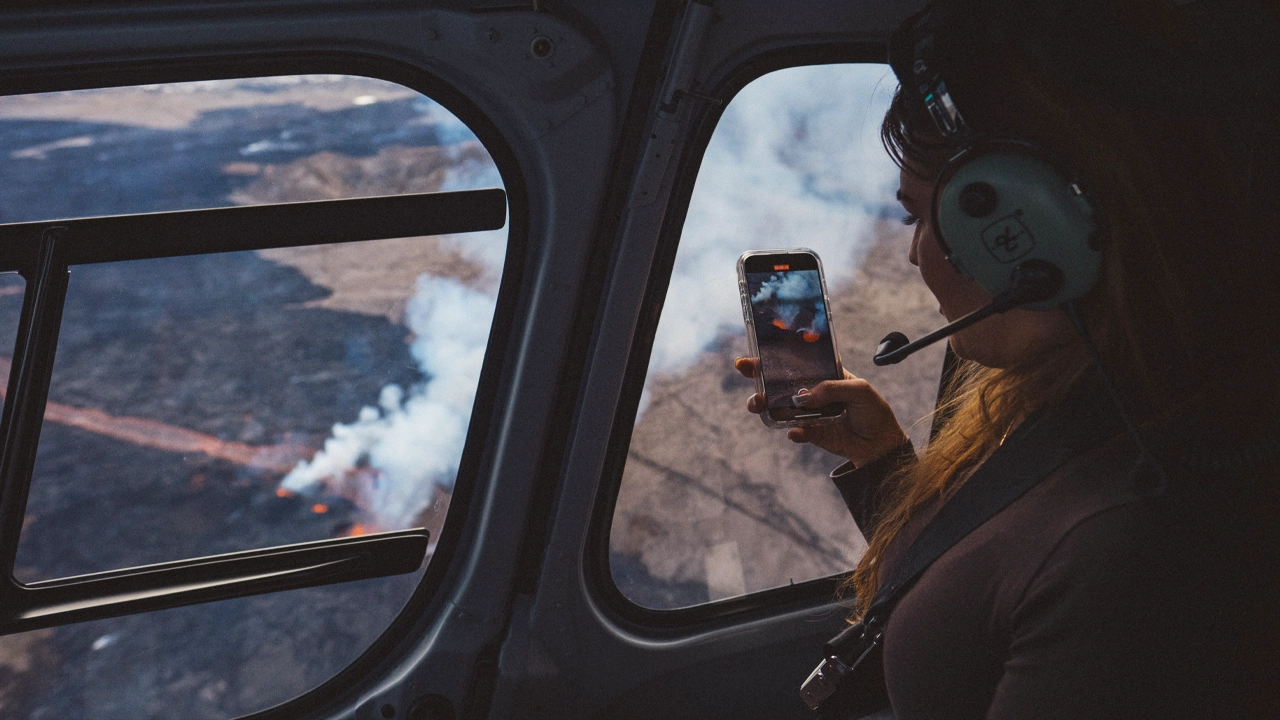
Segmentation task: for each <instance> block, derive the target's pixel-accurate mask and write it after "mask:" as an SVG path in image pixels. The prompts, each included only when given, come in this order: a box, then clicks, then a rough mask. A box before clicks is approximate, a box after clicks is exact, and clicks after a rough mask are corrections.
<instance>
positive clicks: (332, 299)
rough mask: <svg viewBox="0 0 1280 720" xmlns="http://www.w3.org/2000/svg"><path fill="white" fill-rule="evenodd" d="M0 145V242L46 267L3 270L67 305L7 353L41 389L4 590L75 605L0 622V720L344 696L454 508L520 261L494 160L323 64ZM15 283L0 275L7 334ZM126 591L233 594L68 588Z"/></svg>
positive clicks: (39, 130)
mask: <svg viewBox="0 0 1280 720" xmlns="http://www.w3.org/2000/svg"><path fill="white" fill-rule="evenodd" d="M0 146H2V147H0V152H3V156H4V157H6V158H7V162H6V163H3V164H0V174H3V175H4V179H3V183H0V187H3V190H0V223H4V224H3V225H0V236H2V237H3V239H4V240H5V242H6V243H10V242H11V241H12V242H14V243H20V242H26V240H27V239H28V236H30V238H29V239H30V243H29V245H30V246H31V248H33V250H32V253H34V254H32V253H28V255H30V258H28V259H23V258H26V257H27V255H22V253H18V255H20V256H21V257H18V258H16V259H9V260H7V261H6V262H9V263H10V264H13V265H15V267H3V268H0V270H14V269H17V270H20V271H21V272H22V273H23V276H24V277H26V287H27V288H28V291H27V292H28V294H33V295H34V294H35V293H33V292H32V291H31V290H30V288H31V287H32V286H33V283H36V282H37V281H33V280H32V278H36V277H38V278H40V280H39V281H38V283H43V284H42V285H41V287H42V288H46V289H47V293H46V295H48V294H54V295H57V294H58V289H59V288H58V284H59V282H61V283H62V284H63V286H64V289H65V295H64V296H60V297H64V298H65V299H64V300H63V301H62V302H61V307H60V308H57V310H58V312H54V314H53V315H48V316H46V315H41V314H40V313H41V310H40V307H41V306H39V303H38V302H35V303H34V304H35V305H36V306H37V308H36V311H35V313H34V314H33V315H32V318H34V320H32V321H31V323H32V326H33V327H37V326H38V327H37V332H36V333H35V335H37V336H39V335H40V333H41V332H44V333H45V335H44V336H42V337H47V336H48V333H49V332H50V326H52V327H53V329H54V330H56V332H55V333H54V336H53V338H52V340H39V339H36V340H31V341H30V342H25V341H20V342H18V343H17V344H16V346H15V348H14V350H13V352H12V354H11V355H10V354H9V353H6V355H10V356H9V357H3V358H0V371H2V374H5V375H7V374H8V373H9V372H10V368H11V367H12V368H15V370H14V372H15V373H17V372H18V371H17V370H16V368H18V367H19V366H20V364H22V363H24V362H25V364H26V365H34V366H36V368H37V369H34V370H29V371H28V374H27V375H24V376H23V377H24V380H23V382H25V383H26V384H27V386H31V387H36V388H37V390H30V391H27V393H28V394H27V395H25V396H23V397H24V398H29V397H36V396H38V395H39V394H40V393H39V392H38V389H39V388H40V387H43V386H47V394H48V397H47V402H45V403H44V407H43V413H42V415H40V414H37V415H34V420H33V421H32V423H31V426H32V428H34V429H33V430H32V431H31V432H30V433H29V434H30V438H23V437H19V438H18V439H17V440H14V441H13V443H15V444H12V445H10V446H8V447H6V452H7V453H8V454H9V455H11V456H17V455H22V454H23V452H30V451H33V453H34V459H33V461H31V466H30V470H29V477H30V483H29V492H28V493H27V502H26V507H25V513H24V515H23V516H21V517H20V518H19V519H20V521H21V522H20V525H21V532H20V537H19V539H18V542H17V546H16V556H15V557H14V560H13V562H14V564H13V573H12V574H13V577H14V579H16V580H17V581H18V583H20V585H16V586H15V587H16V588H18V590H20V591H23V592H27V593H28V594H30V595H31V596H32V597H36V598H37V600H38V596H39V594H40V593H44V594H45V595H46V596H49V597H58V598H62V597H63V596H66V597H65V598H63V599H64V600H66V601H65V602H63V601H62V600H59V601H57V602H52V601H50V602H45V604H43V605H38V606H33V607H32V608H28V609H26V610H25V611H23V612H21V613H18V612H14V613H11V614H10V615H9V616H7V617H4V618H0V620H2V621H3V622H4V623H5V625H4V627H3V628H0V630H3V631H5V632H9V633H13V634H9V635H7V636H3V637H0V708H3V714H4V715H5V716H6V717H7V716H9V714H10V713H12V714H13V715H14V716H15V717H17V716H21V717H28V716H30V717H137V718H161V717H164V718H168V717H192V718H195V717H201V718H229V717H237V716H241V715H245V714H248V713H252V712H256V711H259V710H262V709H265V708H267V707H270V706H273V705H276V704H279V703H281V702H285V701H287V700H290V699H292V698H294V697H296V696H298V695H300V694H302V693H304V692H306V691H308V690H310V689H312V688H314V687H316V686H317V685H319V684H320V683H322V682H324V681H325V680H327V679H329V678H331V677H332V676H334V675H335V674H336V673H337V672H338V671H340V670H342V669H343V668H344V667H346V666H347V665H349V664H350V663H351V662H352V661H353V660H355V659H356V658H357V657H358V656H359V655H360V654H361V653H363V652H364V651H365V650H366V649H368V648H369V647H370V645H371V644H372V643H373V642H374V641H375V640H376V639H377V638H378V637H379V636H380V635H381V634H382V633H383V632H384V631H385V630H386V629H387V627H388V626H389V625H390V624H391V622H392V621H393V620H394V619H395V617H396V615H397V614H398V613H399V612H400V611H401V609H402V608H403V607H404V606H405V603H406V602H407V601H408V600H409V597H410V595H411V594H412V593H413V592H414V590H415V588H416V587H417V585H418V583H419V581H420V580H421V579H422V577H423V574H424V573H425V571H426V565H427V563H428V562H430V561H431V559H432V558H433V557H434V552H435V547H436V541H437V538H438V536H439V533H440V530H441V528H442V526H443V524H444V521H445V517H446V514H447V512H448V509H449V507H450V498H451V496H452V491H453V488H454V483H455V478H456V476H457V474H458V467H459V462H460V459H461V457H462V455H463V445H464V441H465V439H466V436H467V429H468V425H469V421H470V416H471V412H472V405H473V403H474V399H475V390H476V388H477V385H478V382H479V375H480V368H481V363H482V361H483V359H484V356H485V352H486V348H487V346H488V342H489V332H490V324H491V319H492V317H493V314H494V307H495V302H496V297H497V294H498V289H499V278H500V276H501V273H502V268H503V265H504V262H505V258H506V250H507V243H506V238H507V234H506V229H505V226H504V218H505V213H506V205H505V195H504V194H503V192H502V190H501V188H502V182H501V179H500V177H499V174H498V171H497V168H496V166H495V164H494V162H493V160H492V158H491V157H490V156H489V154H488V152H487V151H486V150H485V148H484V147H483V146H482V145H481V143H480V142H479V141H478V139H477V138H476V136H475V135H474V134H473V133H472V132H471V131H470V130H469V129H468V128H467V126H466V125H464V124H463V123H462V122H461V121H460V120H458V119H457V118H456V117H455V116H454V115H452V114H451V113H449V112H448V111H446V110H445V109H444V108H443V107H442V106H440V105H439V104H437V103H435V102H434V101H432V100H430V99H429V98H427V97H425V96H423V95H421V94H419V93H417V92H416V91H413V90H410V89H408V88H405V87H402V86H400V85H396V84H393V83H390V82H385V81H381V80H375V79H370V78H361V77H352V76H336V75H307V76H290V77H276V78H254V79H245V80H219V81H208V82H196V83H178V84H168V85H153V86H141V87H130V88H111V89H104V90H84V91H74V92H59V93H47V94H41V95H28V96H14V97H7V98H0ZM383 196H388V197H383ZM312 201H325V202H312ZM282 203H283V204H282ZM290 203H293V204H290ZM303 203H306V204H303ZM201 208H212V209H208V210H197V209H201ZM190 211H194V212H190ZM136 213H151V214H146V215H135V214H136ZM100 216H126V217H105V218H104V217H100ZM55 218H62V219H68V218H70V219H69V220H65V221H64V220H58V221H57V222H56V223H51V222H47V221H50V220H53V219H55ZM77 218H88V219H77ZM433 218H437V219H433ZM439 218H442V219H439ZM24 233H26V234H25V235H24ZM32 233H34V234H32ZM12 246H13V245H12V244H6V247H12ZM46 251H47V253H46ZM46 254H47V257H46ZM37 255H38V256H39V257H36V256H37ZM48 258H53V260H48ZM42 263H43V264H42ZM49 268H52V269H51V270H50V269H49ZM46 271H47V272H46ZM42 273H43V274H42ZM59 278H62V279H61V280H59ZM23 287H24V285H23V282H22V277H20V276H18V275H14V274H0V323H3V325H0V332H5V333H8V334H9V335H10V336H15V335H18V333H19V329H18V327H19V310H20V308H21V307H22V302H23ZM56 304H57V303H52V304H51V305H50V307H52V306H53V305H56ZM49 317H53V318H54V319H55V320H56V322H49V321H48V318H49ZM41 322H43V325H40V323H41ZM40 328H43V329H40ZM24 342H25V344H24ZM42 342H43V343H45V344H46V345H47V346H48V352H47V357H46V358H45V359H46V361H47V362H46V364H47V365H49V367H44V369H43V370H42V369H40V368H41V367H43V366H42V365H41V362H40V357H41V356H39V354H38V353H36V352H35V351H33V350H32V348H33V347H35V346H38V345H39V344H40V343H42ZM54 343H56V355H54V354H53V350H52V348H53V345H54ZM33 353H34V354H33ZM32 358H34V359H32ZM42 372H43V373H44V375H43V379H41V378H42V376H41V373H42ZM18 394H19V391H10V392H9V393H8V397H6V402H7V403H8V405H10V406H14V405H18V406H21V405H22V401H19V400H15V399H14V396H16V395H18ZM22 412H23V411H22V410H21V409H20V408H19V409H15V408H14V407H7V408H6V418H7V419H8V422H9V423H10V425H11V426H20V421H19V420H14V419H13V418H15V417H18V416H19V415H20V414H21V413H22ZM15 432H16V434H17V435H21V434H22V431H21V430H18V431H15ZM15 432H10V435H14V434H15ZM37 437H38V444H37V443H36V438H37ZM22 443H26V444H25V445H24V444H22ZM15 448H18V449H16V450H15ZM10 465H12V462H9V463H8V464H7V465H6V466H5V467H6V468H8V467H9V466H10ZM6 472H8V470H6ZM17 474H21V473H17ZM23 480H25V478H23ZM13 482H14V481H12V480H10V481H9V483H10V484H9V485H8V486H7V487H6V492H11V491H12V488H13ZM420 528H425V529H426V530H427V531H428V532H429V537H428V535H427V534H426V533H423V532H422V531H421V530H420ZM299 543H311V544H309V545H298V544H299ZM279 546H287V547H288V548H291V549H292V550H290V552H293V555H288V553H285V552H283V551H281V552H275V551H272V550H271V549H272V548H278V547H279ZM352 548H364V550H362V551H361V552H363V553H364V554H363V555H359V556H357V555H355V554H352V553H354V550H352ZM424 549H425V560H423V559H422V558H423V552H424ZM7 552H15V550H14V549H9V550H8V551H7ZM379 552H382V553H383V554H382V555H378V553H379ZM415 552H416V553H417V554H416V555H414V553H415ZM229 553H231V554H233V555H228V554H229ZM255 553H257V554H255ZM273 553H274V554H273ZM299 553H301V554H299ZM342 553H347V554H346V555H343V554H342ZM302 555H306V557H305V558H303V560H298V561H295V560H291V559H290V558H295V557H302ZM209 556H219V557H218V558H217V559H216V560H218V561H220V562H222V563H223V565H226V566H228V567H230V565H228V563H230V564H231V565H234V564H235V563H240V565H239V566H238V567H240V568H241V569H239V570H237V569H236V568H234V567H233V568H231V570H230V571H228V572H229V573H230V574H229V575H227V576H226V577H223V576H217V577H215V576H213V575H210V574H209V573H210V572H212V571H209V570H208V567H213V565H216V562H206V561H201V562H204V565H201V562H191V561H189V560H190V559H191V558H208V557H209ZM410 556H412V557H413V561H412V562H408V560H404V559H402V558H409V557H410ZM379 558H384V559H379ZM419 561H420V562H421V566H419ZM184 562H185V563H186V564H184ZM291 563H292V564H291ZM361 563H363V566H362V567H356V565H358V564H361ZM157 564H159V565H157ZM140 566H149V567H145V568H141V569H140ZM329 566H333V567H338V568H339V569H338V570H337V571H336V574H333V575H325V574H324V573H327V572H330V571H329V570H325V569H324V568H326V567H329ZM312 567H314V568H318V569H320V570H322V571H323V572H313V571H312V570H311V569H310V568H312ZM342 568H346V570H345V571H344V570H342ZM121 569H127V570H121ZM166 572H168V573H170V574H171V575H172V577H175V578H180V579H181V582H185V583H187V584H186V585H182V584H181V582H178V581H177V580H173V581H170V580H165V578H164V577H160V576H161V575H163V573H166ZM344 572H345V574H343V573H344ZM113 573H115V574H116V576H117V577H113ZM148 573H150V574H149V575H148ZM200 573H204V574H203V575H202V574H200ZM255 573H256V574H255ZM308 573H311V574H310V575H308ZM121 574H123V575H128V576H129V578H133V580H134V589H137V588H141V589H142V590H143V591H147V592H150V591H154V590H155V589H156V588H157V587H159V588H160V589H161V590H164V591H165V592H173V593H177V594H179V595H180V594H181V593H183V592H187V593H190V592H192V590H191V589H190V588H192V587H195V586H196V585H199V583H200V582H204V583H205V585H206V586H208V585H214V586H217V585H219V584H220V583H221V584H222V585H225V586H226V587H233V586H235V587H239V588H240V589H238V590H236V589H234V588H233V589H232V590H229V591H225V592H222V594H221V595H219V594H218V592H219V591H218V590H217V589H216V588H215V589H214V590H213V591H208V590H207V589H206V590H203V591H200V592H204V593H205V594H204V595H188V596H183V598H182V599H181V600H180V601H174V602H171V603H169V604H168V605H164V606H154V607H153V606H148V605H146V603H145V602H143V601H137V600H127V599H126V600H125V601H123V602H125V605H122V607H124V610H118V611H109V612H100V613H97V614H94V612H92V611H88V612H86V611H85V610H84V608H85V607H87V606H88V605H91V604H92V603H93V602H103V603H105V602H108V601H111V602H115V601H116V600H112V599H111V598H107V599H106V600H104V599H103V598H102V597H100V596H93V597H89V596H88V595H85V596H83V597H79V596H74V595H73V594H72V593H71V590H74V589H75V588H76V587H82V586H83V587H84V588H88V589H83V590H79V591H77V592H82V593H90V592H91V591H92V588H89V585H91V584H92V582H97V583H99V584H103V586H104V587H106V586H110V584H111V583H112V582H117V583H118V582H119V581H120V577H118V576H120V575H121ZM86 575H88V577H87V578H85V577H82V576H86ZM268 576H273V577H275V578H276V580H272V581H270V582H268V581H267V580H265V579H264V578H267V577H268ZM282 577H283V578H285V579H286V582H284V583H283V584H281V583H279V582H278V580H279V579H280V578H282ZM129 578H125V579H129ZM157 578H158V579H157ZM349 580H354V581H355V582H347V581H349ZM91 581H92V582H91ZM232 581H234V582H232ZM325 582H338V583H342V584H324V583H325ZM139 583H140V584H139ZM146 583H151V585H147V584H146ZM166 583H167V584H166ZM236 583H238V584H239V585H236ZM255 583H256V584H255ZM273 583H275V584H273ZM73 586H74V587H73ZM111 587H114V586H111ZM122 587H123V586H122ZM273 590H285V591H284V592H272V594H262V593H265V592H271V591H273ZM58 593H62V595H58ZM126 594H127V593H124V594H121V593H117V596H119V597H124V596H125V595H126ZM143 594H145V592H143ZM86 597H88V598H89V599H87V600H86V599H85V598H86ZM113 597H115V596H113ZM208 600H219V601H218V602H210V603H208V604H197V605H190V606H185V607H176V606H177V605H189V604H190V603H192V602H204V601H208ZM32 602H37V601H32ZM42 602H43V601H42ZM128 602H134V603H135V604H134V605H128V604H127V603H128ZM152 609H156V611H155V612H146V613H145V614H126V613H127V612H128V613H137V612H142V611H145V610H152ZM77 613H79V614H77ZM110 615H118V616H119V617H109V616H110ZM50 617H53V618H55V619H53V620H50V619H48V618H50ZM58 618H65V619H58ZM23 623H27V625H23ZM67 623H70V624H67ZM29 625H35V626H36V627H35V629H32V630H26V631H24V632H16V633H15V632H14V630H15V629H17V630H23V629H25V628H26V627H28V626H29ZM50 626H53V627H50Z"/></svg>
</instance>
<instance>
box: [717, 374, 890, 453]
mask: <svg viewBox="0 0 1280 720" xmlns="http://www.w3.org/2000/svg"><path fill="white" fill-rule="evenodd" d="M733 367H734V369H736V370H737V371H738V372H740V373H742V374H743V375H745V376H747V377H749V378H754V377H755V376H756V373H757V372H758V371H759V368H760V360H759V359H758V358H738V359H737V360H735V361H734V362H733ZM802 394H805V393H803V392H802ZM807 396H808V400H807V401H805V402H804V405H805V406H806V407H821V406H823V405H826V404H828V403H834V402H842V403H844V404H845V411H844V414H843V415H841V416H840V419H839V420H838V421H836V422H834V423H830V424H826V425H810V426H807V427H796V428H791V429H790V430H788V431H787V437H788V438H790V440H791V441H792V442H796V443H806V442H807V443H812V444H814V445H817V446H818V447H820V448H822V449H823V450H826V451H827V452H830V453H834V454H836V455H840V456H841V457H845V458H848V459H849V460H850V461H852V462H853V464H854V466H856V467H861V466H862V465H865V464H866V463H868V462H870V461H872V460H874V459H876V458H878V457H880V456H881V455H884V454H885V453H887V452H889V451H890V450H892V449H894V448H896V447H898V446H899V445H901V444H902V443H904V442H906V441H907V434H906V433H905V432H904V431H903V430H902V426H901V425H899V424H898V418H897V417H895V416H894V414H893V408H891V407H889V403H887V402H885V399H884V398H883V397H881V396H880V393H878V392H876V389H875V388H873V387H871V383H869V382H867V381H866V380H863V379H862V378H859V377H857V376H856V375H854V374H853V373H850V372H849V371H848V370H846V371H845V372H844V380H826V381H824V382H821V383H818V384H817V385H815V386H813V388H811V389H810V390H809V392H808V393H807ZM764 409H765V399H764V396H763V395H761V394H759V393H755V394H753V395H752V396H751V397H750V398H748V399H747V410H748V411H749V412H753V413H756V414H759V413H761V412H764Z"/></svg>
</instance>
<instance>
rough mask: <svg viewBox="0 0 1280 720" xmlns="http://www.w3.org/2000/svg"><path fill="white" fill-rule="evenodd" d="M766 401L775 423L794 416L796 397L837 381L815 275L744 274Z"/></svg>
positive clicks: (809, 272)
mask: <svg viewBox="0 0 1280 720" xmlns="http://www.w3.org/2000/svg"><path fill="white" fill-rule="evenodd" d="M746 280H747V293H748V294H749V296H750V299H751V312H752V322H753V323H754V325H755V333H756V344H757V346H758V349H759V352H760V367H761V374H762V375H763V376H764V385H765V399H766V401H767V404H768V407H769V413H770V414H771V415H773V416H775V417H779V416H794V413H793V412H790V411H791V410H794V409H795V408H796V407H797V406H796V404H795V396H796V394H797V393H799V392H800V390H802V389H808V388H812V387H813V386H814V385H817V384H818V383H820V382H822V381H823V380H830V379H833V378H836V377H837V370H836V365H835V358H834V349H833V346H832V342H831V328H830V327H829V326H828V324H827V310H826V306H825V304H824V301H823V296H822V282H821V279H820V278H819V275H818V271H817V270H783V271H775V272H749V273H746Z"/></svg>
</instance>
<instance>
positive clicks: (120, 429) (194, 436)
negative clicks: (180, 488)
mask: <svg viewBox="0 0 1280 720" xmlns="http://www.w3.org/2000/svg"><path fill="white" fill-rule="evenodd" d="M11 366H12V363H11V361H10V360H9V359H8V358H0V399H3V398H4V395H5V391H6V389H7V387H8V376H9V371H10V368H11ZM44 419H45V420H46V421H49V422H56V423H59V424H61V425H69V426H71V427H74V428H79V429H81V430H87V431H89V432H91V433H96V434H98V435H104V436H106V437H109V438H115V439H116V440H123V441H124V442H127V443H133V444H134V445H141V446H143V447H151V448H156V449H157V450H167V451H169V452H175V453H203V454H205V455H208V456H209V457H214V458H218V459H219V460H227V461H229V462H233V463H235V464H237V465H247V466H249V467H256V468H260V469H263V470H268V471H271V472H277V473H282V474H283V473H287V472H289V471H290V470H292V469H293V468H294V466H295V465H297V463H298V461H300V460H310V459H311V457H312V456H313V455H315V452H316V451H315V448H309V447H306V446H304V445H263V446H255V445H246V444H245V443H240V442H232V441H227V440H221V439H219V438H216V437H214V436H212V435H206V434H204V433H201V432H196V431H195V430H188V429H187V428H183V427H178V426H176V425H169V424H168V423H162V422H157V421H155V420H148V419H147V418H139V417H126V416H120V415H110V414H108V413H105V412H103V411H101V410H98V409H96V408H79V407H74V406H71V405H63V404H62V403H56V402H47V403H45V407H44ZM285 492H288V491H285ZM277 494H279V493H278V492H277ZM281 497H286V496H284V495H281Z"/></svg>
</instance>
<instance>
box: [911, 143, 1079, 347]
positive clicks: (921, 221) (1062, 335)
mask: <svg viewBox="0 0 1280 720" xmlns="http://www.w3.org/2000/svg"><path fill="white" fill-rule="evenodd" d="M936 175H937V173H936V172H930V171H928V170H926V169H924V168H919V167H916V166H914V165H911V164H910V163H908V164H906V165H905V166H904V167H903V169H902V172H901V175H900V178H899V186H898V200H899V201H900V202H901V203H902V206H903V207H904V208H906V210H907V213H908V214H909V215H910V216H911V217H910V218H908V219H907V222H908V224H910V225H912V226H913V227H914V228H915V235H914V236H913V237H912V239H911V254H910V255H909V256H908V258H909V259H910V260H911V264H912V265H915V266H916V267H918V268H920V277H921V278H923V279H924V283H925V285H928V286H929V291H930V292H932V293H933V296H934V297H935V298H937V300H938V312H939V313H941V314H942V316H943V317H945V318H946V319H947V322H952V321H954V320H957V319H959V318H961V317H963V316H965V315H967V314H969V313H971V312H973V311H974V310H977V309H979V308H981V307H983V306H985V305H987V304H988V303H990V302H991V300H992V297H991V295H990V293H988V292H987V291H986V290H983V289H982V287H981V286H980V285H978V283H976V282H974V281H973V280H969V279H968V278H966V277H964V276H963V275H961V274H960V273H959V271H957V270H956V269H955V267H954V266H952V265H951V263H950V262H948V261H947V258H946V256H945V255H944V254H943V252H942V246H941V245H940V244H939V243H938V238H937V236H936V235H935V234H934V229H933V227H932V226H931V223H932V222H933V220H932V217H931V216H932V213H931V212H930V204H931V203H932V202H933V186H934V180H933V178H934V177H936ZM1071 332H1072V330H1071V325H1070V323H1069V322H1068V320H1067V318H1066V315H1065V313H1063V312H1061V311H1058V310H1052V311H1035V310H1010V311H1008V312H1006V313H1001V314H999V315H993V316H991V317H989V318H987V319H985V320H983V321H981V322H979V323H977V324H974V325H971V326H969V327H967V328H965V329H964V330H961V331H960V332H958V333H956V334H954V335H952V336H951V338H950V342H951V348H952V349H953V350H955V353H956V354H957V355H959V356H960V357H962V358H965V359H966V360H973V361H974V362H976V363H978V364H980V365H985V366H987V367H1009V366H1011V365H1013V364H1015V363H1017V362H1019V361H1021V360H1023V359H1026V358H1029V357H1031V356H1033V355H1035V354H1038V353H1040V352H1041V351H1043V350H1046V349H1048V348H1049V347H1051V346H1053V345H1055V344H1058V343H1059V342H1061V341H1062V340H1064V339H1066V338H1067V337H1068V336H1069V335H1070V333H1071Z"/></svg>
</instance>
